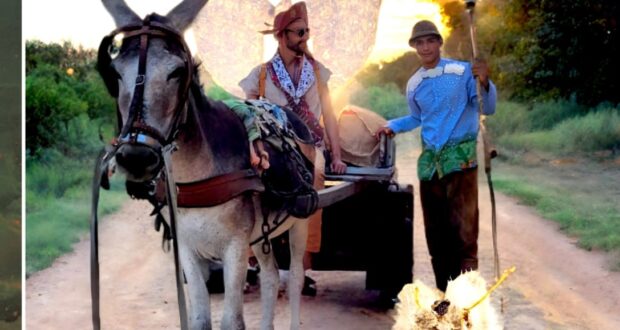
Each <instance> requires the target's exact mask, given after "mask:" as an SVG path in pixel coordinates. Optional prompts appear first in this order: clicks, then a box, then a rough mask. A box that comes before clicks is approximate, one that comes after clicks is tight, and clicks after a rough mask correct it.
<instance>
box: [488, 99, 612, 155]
mask: <svg viewBox="0 0 620 330" xmlns="http://www.w3.org/2000/svg"><path fill="white" fill-rule="evenodd" d="M619 112H620V111H619V110H618V109H605V110H599V111H594V112H590V113H588V114H587V115H585V116H582V117H574V118H570V119H567V120H564V121H562V122H561V123H559V124H557V125H556V126H554V127H553V128H552V129H551V130H547V131H536V132H514V133H512V134H507V135H504V136H501V137H500V138H499V142H500V144H502V145H505V146H507V147H508V148H510V149H516V150H540V151H545V152H550V153H554V154H568V153H574V152H593V151H599V150H610V149H617V148H619V147H620V113H619Z"/></svg>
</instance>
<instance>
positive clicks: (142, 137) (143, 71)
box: [97, 0, 207, 181]
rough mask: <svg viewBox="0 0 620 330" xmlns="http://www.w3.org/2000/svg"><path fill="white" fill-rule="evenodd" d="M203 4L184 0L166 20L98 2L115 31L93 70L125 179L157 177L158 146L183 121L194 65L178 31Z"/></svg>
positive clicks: (110, 1)
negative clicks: (114, 124) (110, 110)
mask: <svg viewBox="0 0 620 330" xmlns="http://www.w3.org/2000/svg"><path fill="white" fill-rule="evenodd" d="M206 3H207V0H186V1H183V2H182V3H180V4H179V5H177V6H176V7H175V8H174V9H172V11H170V13H168V14H167V15H166V16H160V15H157V14H151V15H149V16H147V17H146V18H145V19H140V18H139V17H138V15H136V14H135V13H134V12H133V11H132V10H131V9H130V8H129V7H128V6H127V4H126V3H125V2H124V1H123V0H103V4H104V6H105V7H106V9H107V10H108V12H109V13H110V14H111V15H112V17H113V18H114V21H115V23H116V26H117V29H116V30H114V31H113V32H112V33H111V34H110V35H108V36H107V37H105V38H104V39H103V41H102V43H101V45H100V46H99V55H98V64H97V67H98V69H99V72H100V73H101V76H102V77H103V79H104V81H105V83H106V86H107V88H108V91H109V92H110V94H112V96H114V97H115V98H116V99H117V105H118V126H119V131H120V134H119V136H118V139H117V141H116V143H118V148H117V152H116V155H115V158H116V163H117V164H118V166H119V168H120V169H121V170H122V171H123V172H125V173H126V174H127V178H128V179H129V180H132V181H144V180H150V179H151V178H153V177H154V176H155V175H157V173H158V172H159V170H160V169H161V166H162V165H163V160H162V157H161V149H162V147H164V146H165V145H167V144H170V143H171V142H172V140H174V138H175V135H176V134H177V133H178V129H179V127H180V125H181V124H182V123H183V122H184V120H185V118H186V112H187V105H186V101H187V96H188V90H189V85H190V82H191V79H192V76H193V70H194V63H193V60H192V55H191V53H190V51H189V49H188V47H187V45H186V43H185V41H184V40H183V36H182V32H183V31H184V30H185V29H186V28H187V27H188V26H189V24H191V22H192V21H193V19H194V18H195V16H196V15H197V14H198V12H199V11H200V9H201V8H202V7H203V6H204V5H205V4H206Z"/></svg>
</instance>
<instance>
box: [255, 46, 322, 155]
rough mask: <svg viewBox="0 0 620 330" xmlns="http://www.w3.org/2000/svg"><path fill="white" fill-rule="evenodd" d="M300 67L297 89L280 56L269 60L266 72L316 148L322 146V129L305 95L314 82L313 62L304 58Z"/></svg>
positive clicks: (277, 55)
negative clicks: (303, 124) (308, 130)
mask: <svg viewBox="0 0 620 330" xmlns="http://www.w3.org/2000/svg"><path fill="white" fill-rule="evenodd" d="M302 61H303V62H302V67H301V75H300V77H299V82H298V83H297V88H295V84H294V83H293V80H292V79H291V76H290V75H289V74H288V71H286V66H285V65H284V62H283V61H282V58H281V57H280V54H277V53H276V55H275V56H274V57H273V58H272V59H271V61H270V62H269V63H268V64H270V65H267V72H269V76H270V77H271V80H272V81H273V83H274V85H276V87H278V88H279V89H280V90H281V91H282V92H283V93H284V96H285V97H286V100H287V101H288V104H287V106H288V107H289V108H291V109H292V110H293V112H295V114H296V115H298V116H299V117H300V118H301V119H302V120H303V121H304V123H306V125H307V126H308V127H309V128H310V132H311V133H312V137H313V138H314V144H315V145H316V146H321V145H322V144H323V136H324V132H323V128H322V127H321V125H320V124H319V120H318V119H317V118H316V116H315V115H314V114H313V113H312V112H311V111H310V107H309V106H308V103H306V100H305V97H304V96H305V95H306V93H307V92H308V90H310V87H311V86H312V84H314V82H315V80H316V79H315V75H314V67H313V65H314V62H310V61H311V60H309V59H308V58H306V57H305V56H304V57H303V59H302Z"/></svg>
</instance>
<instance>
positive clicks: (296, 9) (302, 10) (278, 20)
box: [260, 1, 308, 35]
mask: <svg viewBox="0 0 620 330" xmlns="http://www.w3.org/2000/svg"><path fill="white" fill-rule="evenodd" d="M298 19H301V20H303V21H304V22H305V23H306V24H308V11H307V9H306V3H305V2H303V1H301V2H298V3H296V4H294V5H292V6H291V8H289V9H287V10H285V11H283V12H280V13H279V14H278V15H276V17H275V18H274V19H273V28H272V29H271V30H264V31H260V32H261V33H263V34H271V33H274V34H276V35H279V34H280V33H282V31H284V29H286V27H287V26H289V25H290V24H291V23H293V22H294V21H296V20H298Z"/></svg>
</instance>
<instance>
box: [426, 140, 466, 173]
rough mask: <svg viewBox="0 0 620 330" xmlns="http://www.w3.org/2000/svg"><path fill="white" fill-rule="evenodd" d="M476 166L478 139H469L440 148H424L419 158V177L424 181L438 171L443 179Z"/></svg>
mask: <svg viewBox="0 0 620 330" xmlns="http://www.w3.org/2000/svg"><path fill="white" fill-rule="evenodd" d="M476 166H478V163H477V156H476V139H475V138H473V139H467V140H463V141H461V142H457V143H451V144H446V145H445V146H443V148H441V149H439V150H432V149H426V148H424V151H422V154H421V155H420V158H418V178H419V179H420V180H422V181H429V180H431V179H432V178H433V175H435V172H436V173H437V177H438V178H440V179H441V178H442V177H444V176H446V175H448V174H450V173H452V172H456V171H462V170H465V169H468V168H474V167H476Z"/></svg>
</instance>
